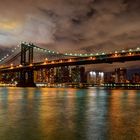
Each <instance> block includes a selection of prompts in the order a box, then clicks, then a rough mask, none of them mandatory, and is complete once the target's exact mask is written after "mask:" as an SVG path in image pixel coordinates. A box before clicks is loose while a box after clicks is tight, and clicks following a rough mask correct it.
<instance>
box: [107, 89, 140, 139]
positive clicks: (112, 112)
mask: <svg viewBox="0 0 140 140" xmlns="http://www.w3.org/2000/svg"><path fill="white" fill-rule="evenodd" d="M109 102H110V106H109V111H108V114H109V117H108V122H109V125H108V126H109V139H113V140H118V139H119V140H123V139H126V140H127V139H128V140H129V139H130V140H131V139H132V140H133V139H134V140H135V139H140V133H138V132H140V122H139V120H140V112H139V108H140V96H139V94H138V93H137V91H134V90H129V91H127V90H126V91H125V90H113V91H112V93H111V98H110V101H109Z"/></svg>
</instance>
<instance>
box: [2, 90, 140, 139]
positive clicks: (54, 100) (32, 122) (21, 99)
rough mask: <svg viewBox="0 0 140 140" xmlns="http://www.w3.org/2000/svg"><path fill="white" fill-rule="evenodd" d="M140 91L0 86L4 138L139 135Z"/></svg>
mask: <svg viewBox="0 0 140 140" xmlns="http://www.w3.org/2000/svg"><path fill="white" fill-rule="evenodd" d="M139 120H140V91H135V90H104V89H96V88H90V89H72V88H68V89H67V88H58V89H56V88H49V89H48V88H0V140H1V138H2V140H25V139H29V140H56V139H58V140H67V139H68V140H77V139H80V140H94V139H95V140H96V139H99V140H100V139H101V140H102V139H103V140H104V139H107V140H125V139H126V140H127V139H128V140H129V139H130V140H131V139H132V140H133V139H139V138H140V133H139V132H140V122H139Z"/></svg>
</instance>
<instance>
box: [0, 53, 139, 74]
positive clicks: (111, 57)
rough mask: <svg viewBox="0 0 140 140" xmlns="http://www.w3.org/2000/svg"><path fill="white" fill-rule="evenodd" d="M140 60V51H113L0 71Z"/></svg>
mask: <svg viewBox="0 0 140 140" xmlns="http://www.w3.org/2000/svg"><path fill="white" fill-rule="evenodd" d="M136 60H140V51H135V52H133V53H131V52H122V53H113V54H103V55H96V56H92V57H89V56H88V57H75V58H74V57H73V58H69V59H59V60H51V61H50V60H47V61H44V62H38V63H33V64H29V65H25V66H22V65H16V66H13V65H11V66H5V67H4V66H1V67H0V72H9V71H21V70H23V69H26V70H38V69H42V68H54V67H61V66H75V65H87V64H101V63H110V64H111V63H114V62H122V63H123V62H126V61H136Z"/></svg>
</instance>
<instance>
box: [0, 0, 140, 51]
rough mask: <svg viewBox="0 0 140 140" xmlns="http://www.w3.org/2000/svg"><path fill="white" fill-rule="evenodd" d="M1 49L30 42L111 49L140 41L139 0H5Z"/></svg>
mask: <svg viewBox="0 0 140 140" xmlns="http://www.w3.org/2000/svg"><path fill="white" fill-rule="evenodd" d="M0 13H1V14H0V18H1V21H0V25H1V26H0V45H1V48H7V47H9V46H14V45H17V44H18V43H19V42H20V41H27V42H28V41H29V42H33V43H36V44H37V45H40V46H43V47H46V48H48V49H52V50H56V51H60V52H72V53H78V52H79V53H89V52H90V53H91V52H93V53H96V52H110V51H114V50H120V49H122V48H123V49H127V48H133V47H136V46H137V45H139V44H140V40H139V37H140V28H139V25H140V18H139V16H140V14H139V13H140V2H139V0H133V1H132V0H117V1H112V0H106V1H104V0H59V1H58V0H51V1H50V0H39V1H35V0H22V2H21V1H20V0H12V1H11V0H5V1H1V2H0Z"/></svg>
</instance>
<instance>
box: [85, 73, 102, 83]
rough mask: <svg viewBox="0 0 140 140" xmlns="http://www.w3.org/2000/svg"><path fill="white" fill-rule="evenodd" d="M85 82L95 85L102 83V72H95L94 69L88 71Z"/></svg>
mask: <svg viewBox="0 0 140 140" xmlns="http://www.w3.org/2000/svg"><path fill="white" fill-rule="evenodd" d="M87 83H89V84H95V85H102V84H104V72H95V71H90V72H88V73H87Z"/></svg>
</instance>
